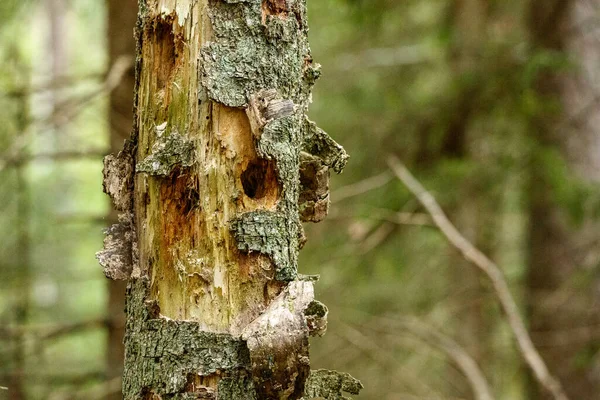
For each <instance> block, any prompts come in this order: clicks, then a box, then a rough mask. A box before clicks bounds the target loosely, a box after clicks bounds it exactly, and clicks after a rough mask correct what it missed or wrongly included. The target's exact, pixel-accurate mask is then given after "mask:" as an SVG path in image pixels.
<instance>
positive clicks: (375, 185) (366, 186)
mask: <svg viewBox="0 0 600 400" xmlns="http://www.w3.org/2000/svg"><path fill="white" fill-rule="evenodd" d="M393 178H394V176H393V175H392V174H390V172H389V171H385V172H383V173H381V174H379V175H375V176H371V177H369V178H367V179H364V180H362V181H358V182H356V183H352V184H350V185H348V186H343V187H341V188H339V189H337V190H334V191H333V192H332V193H331V196H330V198H332V199H333V200H332V203H339V202H340V201H342V200H346V199H348V198H351V197H356V196H360V195H361V194H363V193H367V192H370V191H371V190H375V189H379V188H380V187H382V186H385V185H387V184H388V183H390V182H391V181H392V179H393Z"/></svg>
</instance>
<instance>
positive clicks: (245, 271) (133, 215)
mask: <svg viewBox="0 0 600 400" xmlns="http://www.w3.org/2000/svg"><path fill="white" fill-rule="evenodd" d="M307 30H308V28H307V25H306V7H305V3H304V1H302V0H292V1H282V0H264V1H262V2H261V1H257V0H250V1H244V0H200V1H197V2H192V1H181V0H180V1H174V0H161V1H150V0H147V1H142V2H141V4H140V10H139V15H138V24H137V39H138V46H137V65H136V73H137V78H136V87H135V97H134V102H135V110H134V130H133V136H132V139H131V140H130V141H128V142H127V143H126V145H125V148H124V149H123V150H122V151H121V152H120V153H119V155H118V156H116V157H114V156H109V157H107V158H106V159H105V182H104V186H105V191H106V192H107V193H109V194H110V195H111V197H112V199H113V203H114V204H115V207H116V208H117V209H118V210H119V211H120V216H119V220H120V223H119V224H117V225H113V227H111V228H110V229H109V230H108V232H107V237H106V239H105V249H104V251H102V252H100V253H98V258H99V260H100V262H101V264H102V265H103V266H104V268H105V273H106V275H107V276H109V277H111V278H120V279H123V278H125V279H128V289H127V305H126V314H127V325H126V337H125V349H126V350H125V358H126V359H125V371H124V381H123V395H124V398H125V399H139V398H145V399H159V398H160V399H167V398H178V399H192V398H194V399H214V398H216V399H298V398H301V397H302V396H304V395H305V394H306V395H307V396H309V397H307V398H312V397H318V396H322V397H325V398H332V399H333V398H335V399H337V398H341V392H342V391H347V392H351V393H356V392H357V391H358V389H359V387H360V383H358V382H357V381H355V380H354V379H353V378H351V377H348V376H346V375H344V374H339V373H334V372H329V371H317V372H315V373H313V374H310V369H309V359H308V336H309V334H310V333H313V334H322V332H323V330H324V321H325V317H326V308H325V307H324V306H323V305H322V304H320V303H318V302H316V301H315V300H314V294H313V286H312V280H310V279H307V278H305V277H302V276H300V275H298V273H297V254H298V250H299V247H300V246H301V244H302V242H303V240H304V236H303V231H302V226H301V223H300V215H302V217H303V219H304V220H313V221H316V220H319V219H321V218H322V217H323V216H324V213H325V212H326V209H327V204H328V194H327V184H328V183H327V176H328V175H327V174H328V169H329V168H331V169H333V170H335V171H336V172H340V171H341V169H342V168H343V167H344V165H345V163H346V159H347V155H346V153H345V152H344V150H343V149H342V148H341V147H340V146H339V145H338V144H337V143H335V142H334V141H333V140H332V139H331V138H329V136H327V135H326V134H325V133H324V132H323V131H322V130H320V129H319V128H317V127H316V125H315V124H314V123H312V122H311V121H309V120H308V119H307V118H306V116H305V113H306V111H307V107H308V104H309V102H310V91H311V87H312V85H313V83H314V81H315V80H316V78H317V77H318V75H319V70H318V66H316V65H315V64H313V62H312V58H311V56H310V50H309V47H308V43H307V39H306V35H307ZM309 375H310V378H309ZM307 379H308V382H307ZM310 396H312V397H310Z"/></svg>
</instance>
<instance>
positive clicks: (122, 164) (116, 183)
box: [102, 141, 134, 212]
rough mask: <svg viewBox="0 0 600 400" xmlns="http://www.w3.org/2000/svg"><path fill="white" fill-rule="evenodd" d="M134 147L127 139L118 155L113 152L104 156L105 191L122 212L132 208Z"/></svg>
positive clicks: (116, 207)
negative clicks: (132, 152) (132, 153)
mask: <svg viewBox="0 0 600 400" xmlns="http://www.w3.org/2000/svg"><path fill="white" fill-rule="evenodd" d="M132 147H133V145H132V144H131V142H130V141H127V142H126V145H125V148H124V149H123V150H121V151H120V152H119V154H118V155H117V156H116V157H115V156H114V155H112V154H110V155H108V156H106V157H104V169H103V175H104V179H103V182H102V185H103V188H104V193H106V194H108V195H109V196H110V198H111V200H112V202H113V204H114V206H115V209H116V210H117V211H121V212H124V211H129V210H131V204H132V201H133V192H132V191H131V188H132V187H133V165H134V163H133V157H132V156H131V151H132Z"/></svg>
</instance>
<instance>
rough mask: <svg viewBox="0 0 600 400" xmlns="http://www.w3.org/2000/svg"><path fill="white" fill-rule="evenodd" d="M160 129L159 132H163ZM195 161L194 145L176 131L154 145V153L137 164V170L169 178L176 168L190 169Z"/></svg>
mask: <svg viewBox="0 0 600 400" xmlns="http://www.w3.org/2000/svg"><path fill="white" fill-rule="evenodd" d="M160 127H161V126H159V127H158V128H157V132H161V130H160V129H159V128H160ZM159 137H160V135H159ZM194 161H195V157H194V144H193V143H192V142H190V141H189V140H186V139H185V138H183V137H182V136H181V135H180V134H179V133H178V132H177V131H174V132H172V133H171V134H169V135H166V136H165V137H164V138H160V140H157V141H156V142H155V143H154V145H153V146H152V153H151V154H150V155H149V156H148V157H146V158H144V160H142V161H141V162H140V163H138V164H137V167H136V170H137V171H138V172H146V173H148V174H151V175H158V176H169V175H170V174H171V172H173V170H174V169H175V168H176V167H189V166H191V165H192V164H193V163H194Z"/></svg>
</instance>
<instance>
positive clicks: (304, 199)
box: [298, 153, 329, 222]
mask: <svg viewBox="0 0 600 400" xmlns="http://www.w3.org/2000/svg"><path fill="white" fill-rule="evenodd" d="M298 207H299V211H300V218H301V219H302V222H320V221H322V220H324V219H325V217H327V213H328V212H329V166H327V165H325V164H324V163H323V161H321V159H320V158H318V157H315V156H312V155H310V154H308V153H301V154H300V197H299V199H298Z"/></svg>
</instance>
